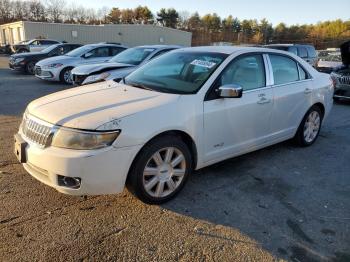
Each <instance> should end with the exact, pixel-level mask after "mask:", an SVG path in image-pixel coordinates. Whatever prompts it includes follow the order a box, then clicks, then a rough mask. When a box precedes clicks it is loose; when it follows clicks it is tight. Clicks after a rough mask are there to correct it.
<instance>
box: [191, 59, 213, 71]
mask: <svg viewBox="0 0 350 262" xmlns="http://www.w3.org/2000/svg"><path fill="white" fill-rule="evenodd" d="M191 65H195V66H201V67H205V68H209V69H210V68H212V67H214V66H215V65H216V63H213V62H209V61H203V60H198V59H196V60H193V61H192V62H191Z"/></svg>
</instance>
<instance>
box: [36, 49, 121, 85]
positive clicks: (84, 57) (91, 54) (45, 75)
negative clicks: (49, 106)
mask: <svg viewBox="0 0 350 262" xmlns="http://www.w3.org/2000/svg"><path fill="white" fill-rule="evenodd" d="M125 49H127V47H125V46H122V45H115V44H90V45H85V46H82V47H79V48H77V49H75V50H73V51H71V52H69V53H67V54H65V55H62V56H55V57H51V58H47V59H44V60H41V61H40V62H38V63H37V64H36V65H35V69H34V72H35V76H36V77H38V78H41V79H43V80H48V81H60V82H63V83H65V84H72V77H71V71H72V69H73V68H74V67H76V66H78V65H82V64H93V63H101V62H104V61H108V60H109V59H110V58H111V57H113V56H115V55H116V54H119V53H120V52H122V51H124V50H125Z"/></svg>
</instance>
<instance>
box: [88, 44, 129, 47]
mask: <svg viewBox="0 0 350 262" xmlns="http://www.w3.org/2000/svg"><path fill="white" fill-rule="evenodd" d="M84 46H92V47H100V46H113V47H124V48H128V47H127V46H125V45H116V44H101V43H98V44H87V45H84Z"/></svg>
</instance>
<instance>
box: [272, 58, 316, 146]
mask: <svg viewBox="0 0 350 262" xmlns="http://www.w3.org/2000/svg"><path fill="white" fill-rule="evenodd" d="M269 61H270V65H269V66H270V67H272V70H271V71H272V74H273V93H274V106H273V113H272V122H271V128H272V130H271V131H272V133H273V137H274V138H276V139H281V138H288V137H290V136H293V135H294V133H295V131H296V129H297V128H298V126H299V124H300V121H301V120H302V118H303V116H304V114H305V113H306V111H307V110H308V108H309V106H310V104H311V96H312V84H311V81H312V79H311V76H309V75H308V74H307V72H306V71H305V70H304V69H303V68H302V67H301V66H300V65H299V63H298V62H296V61H295V60H294V59H292V58H291V57H289V56H285V55H280V54H269Z"/></svg>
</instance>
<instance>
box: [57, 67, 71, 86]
mask: <svg viewBox="0 0 350 262" xmlns="http://www.w3.org/2000/svg"><path fill="white" fill-rule="evenodd" d="M72 69H73V68H70V67H67V68H64V69H63V70H62V72H61V74H60V81H61V82H62V83H64V84H67V85H71V84H73V79H72Z"/></svg>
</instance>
